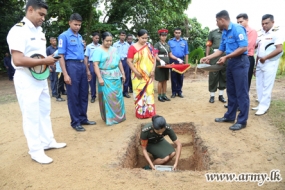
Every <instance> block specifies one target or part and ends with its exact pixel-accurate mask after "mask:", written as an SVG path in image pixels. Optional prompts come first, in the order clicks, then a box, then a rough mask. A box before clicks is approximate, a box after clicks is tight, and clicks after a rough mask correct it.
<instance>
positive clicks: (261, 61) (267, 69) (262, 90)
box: [252, 14, 283, 116]
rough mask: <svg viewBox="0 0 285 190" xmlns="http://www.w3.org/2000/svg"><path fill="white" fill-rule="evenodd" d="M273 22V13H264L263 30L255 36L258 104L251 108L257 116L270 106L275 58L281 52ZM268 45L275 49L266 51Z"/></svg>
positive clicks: (278, 36)
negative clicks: (269, 51)
mask: <svg viewBox="0 0 285 190" xmlns="http://www.w3.org/2000/svg"><path fill="white" fill-rule="evenodd" d="M273 24H274V17H273V15H270V14H266V15H264V16H263V17H262V28H263V30H262V31H261V34H260V35H259V37H258V38H257V45H258V48H257V59H258V62H257V65H256V89H257V97H258V100H259V105H258V106H257V107H254V108H252V109H253V110H257V112H256V113H255V115H258V116H260V115H263V114H265V113H266V112H267V110H268V108H269V106H270V101H271V92H272V88H273V85H274V81H275V77H276V73H277V69H278V65H279V59H276V56H277V55H278V54H280V53H281V52H282V44H283V39H282V37H281V35H280V32H279V31H278V28H274V27H273ZM270 45H272V46H275V47H276V49H275V50H273V51H272V52H271V53H268V52H266V49H267V48H269V46H270Z"/></svg>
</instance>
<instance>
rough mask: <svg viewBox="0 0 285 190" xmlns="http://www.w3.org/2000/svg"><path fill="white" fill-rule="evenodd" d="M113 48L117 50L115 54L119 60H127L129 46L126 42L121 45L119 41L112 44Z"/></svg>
mask: <svg viewBox="0 0 285 190" xmlns="http://www.w3.org/2000/svg"><path fill="white" fill-rule="evenodd" d="M113 47H115V48H117V53H118V54H119V56H120V58H121V59H125V58H127V55H128V50H129V47H130V44H129V43H128V42H124V43H121V42H120V40H119V41H117V42H116V43H114V44H113Z"/></svg>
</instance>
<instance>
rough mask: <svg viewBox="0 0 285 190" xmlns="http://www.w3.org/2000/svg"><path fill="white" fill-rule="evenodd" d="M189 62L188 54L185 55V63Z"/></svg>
mask: <svg viewBox="0 0 285 190" xmlns="http://www.w3.org/2000/svg"><path fill="white" fill-rule="evenodd" d="M187 63H188V54H186V55H185V64H187Z"/></svg>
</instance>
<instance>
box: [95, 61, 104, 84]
mask: <svg viewBox="0 0 285 190" xmlns="http://www.w3.org/2000/svg"><path fill="white" fill-rule="evenodd" d="M93 66H94V70H95V74H96V76H97V79H98V83H99V84H100V85H101V86H104V80H103V78H102V76H101V73H100V69H99V61H95V62H94V63H93Z"/></svg>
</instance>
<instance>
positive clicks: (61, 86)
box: [56, 72, 65, 98]
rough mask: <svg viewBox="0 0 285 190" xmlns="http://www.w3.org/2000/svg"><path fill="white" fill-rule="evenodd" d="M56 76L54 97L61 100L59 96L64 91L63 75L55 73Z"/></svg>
mask: <svg viewBox="0 0 285 190" xmlns="http://www.w3.org/2000/svg"><path fill="white" fill-rule="evenodd" d="M56 75H57V78H58V80H57V85H56V87H57V88H56V89H57V95H56V98H61V96H60V94H61V93H63V92H65V89H64V78H63V74H62V73H61V72H57V73H56Z"/></svg>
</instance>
